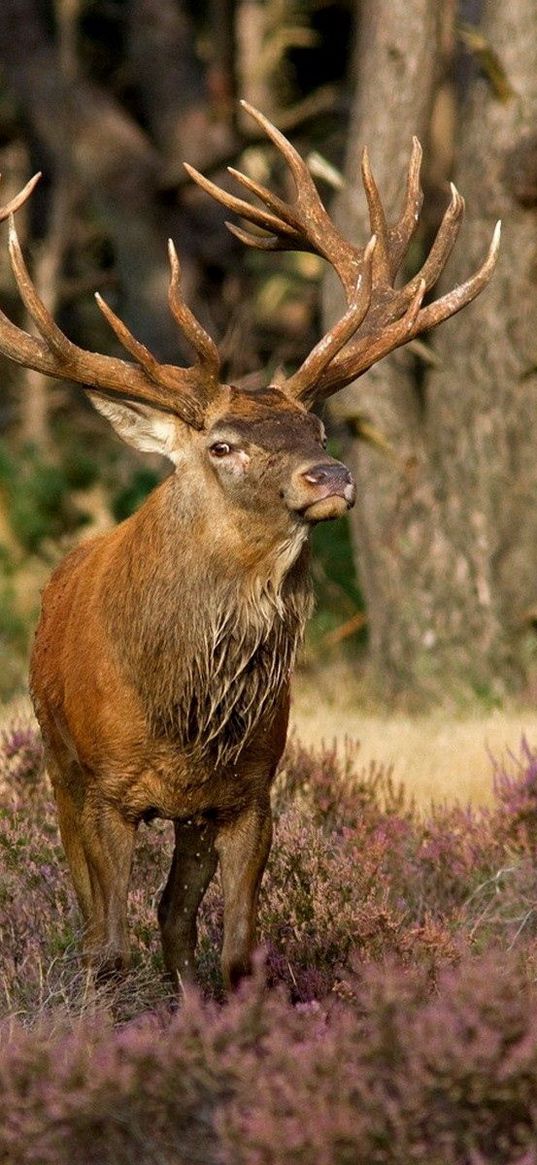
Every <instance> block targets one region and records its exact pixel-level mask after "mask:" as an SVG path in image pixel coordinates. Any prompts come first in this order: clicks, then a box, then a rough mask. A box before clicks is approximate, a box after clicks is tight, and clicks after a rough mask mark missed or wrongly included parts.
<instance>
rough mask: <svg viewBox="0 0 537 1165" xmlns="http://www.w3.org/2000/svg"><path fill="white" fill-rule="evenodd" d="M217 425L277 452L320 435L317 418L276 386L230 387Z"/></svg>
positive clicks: (320, 430) (320, 428)
mask: <svg viewBox="0 0 537 1165" xmlns="http://www.w3.org/2000/svg"><path fill="white" fill-rule="evenodd" d="M216 423H217V425H218V427H220V426H222V427H225V425H226V424H227V425H229V426H230V428H232V429H233V430H234V431H235V432H237V433H242V434H244V436H245V437H247V438H249V439H250V440H251V441H254V442H255V443H256V444H257V443H258V444H260V445H264V446H268V445H271V444H275V445H276V446H277V447H279V448H283V447H285V446H286V445H291V446H294V445H296V443H297V441H298V442H300V440H301V439H302V440H304V438H306V439H309V440H311V439H314V440H315V439H316V438H317V439H318V438H319V436H320V434H321V432H322V426H321V422H320V421H319V419H318V417H316V416H315V415H314V414H313V413H309V412H307V411H306V409H305V408H304V406H303V405H301V404H299V403H298V402H297V401H294V400H291V398H290V397H288V396H286V395H285V393H284V392H282V390H281V389H280V388H277V387H276V386H275V385H268V387H266V388H256V389H240V388H235V387H234V386H231V393H230V397H229V403H228V407H227V409H226V412H225V413H224V414H223V416H220V417H219V418H218V421H217V422H216Z"/></svg>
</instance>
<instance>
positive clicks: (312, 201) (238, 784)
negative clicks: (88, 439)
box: [0, 106, 499, 986]
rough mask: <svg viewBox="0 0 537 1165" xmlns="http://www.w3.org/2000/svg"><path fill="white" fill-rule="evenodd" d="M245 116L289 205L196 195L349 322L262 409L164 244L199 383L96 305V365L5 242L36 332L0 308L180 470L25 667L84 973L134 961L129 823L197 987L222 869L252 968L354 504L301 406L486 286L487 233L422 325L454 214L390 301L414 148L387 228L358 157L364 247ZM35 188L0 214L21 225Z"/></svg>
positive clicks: (236, 933) (69, 600) (167, 956)
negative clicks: (152, 865) (335, 280)
mask: <svg viewBox="0 0 537 1165" xmlns="http://www.w3.org/2000/svg"><path fill="white" fill-rule="evenodd" d="M246 109H247V110H248V112H249V113H250V114H251V116H252V117H253V118H254V119H255V121H256V122H257V123H258V125H259V126H261V127H262V129H263V130H264V131H265V133H266V134H267V135H268V137H269V138H270V139H271V141H272V142H273V143H274V144H275V145H276V146H277V147H278V149H279V150H280V151H281V153H282V155H283V157H284V159H285V160H286V162H287V164H288V166H289V169H290V171H291V174H292V176H293V178H294V183H295V186H296V197H295V199H294V201H292V202H291V203H290V204H287V203H285V202H284V201H282V200H281V199H280V198H278V197H277V196H276V195H275V194H272V193H271V192H270V191H269V190H266V189H265V188H264V187H263V186H260V185H258V184H257V183H256V182H254V181H252V180H251V179H250V178H247V177H246V176H245V175H244V174H241V173H237V172H236V171H235V170H232V171H231V173H232V174H233V176H234V178H235V179H237V181H238V182H239V183H240V184H241V185H242V186H243V187H245V188H246V190H247V191H249V192H250V193H251V194H253V195H254V196H255V197H256V198H257V199H258V200H259V202H260V203H261V204H262V206H254V205H251V204H250V203H249V202H247V201H243V200H242V199H241V198H237V197H233V196H232V195H230V194H228V193H224V192H223V191H222V190H220V189H219V188H218V187H216V186H214V185H213V184H212V183H211V182H209V181H207V179H205V178H203V177H202V176H201V175H200V174H198V173H197V172H196V171H195V170H192V168H191V167H187V169H188V172H189V174H190V175H191V177H192V178H193V179H194V180H195V181H196V182H197V183H199V185H200V186H201V187H202V188H203V189H204V190H205V191H207V192H208V193H209V194H211V195H212V196H213V197H214V198H217V199H218V200H219V201H220V202H221V203H223V204H224V206H226V207H229V208H230V209H231V210H232V211H234V212H236V213H237V214H238V215H239V216H240V217H242V219H244V220H246V221H248V222H250V223H252V224H254V226H255V227H256V228H261V232H262V233H252V234H251V233H249V232H248V231H246V230H244V229H242V228H239V227H237V226H231V228H230V229H231V230H232V231H234V233H235V234H236V235H238V237H239V239H241V240H242V241H243V242H244V243H246V244H247V245H248V246H252V247H258V248H262V249H265V250H303V251H312V252H314V253H315V254H318V255H322V257H323V258H324V259H326V260H327V261H328V262H329V263H330V264H331V265H332V266H333V268H334V269H335V271H336V272H337V275H338V276H339V278H340V280H341V283H342V284H343V288H344V290H345V293H346V296H347V302H348V307H347V309H346V311H345V312H344V314H343V315H342V318H341V319H340V320H339V322H337V323H336V324H335V325H334V327H333V328H331V330H330V331H329V332H328V333H327V335H326V336H325V337H324V338H323V339H322V340H321V341H320V342H319V343H318V344H317V345H316V347H315V348H314V349H313V351H312V352H311V353H310V355H309V356H307V357H306V359H305V360H304V363H303V364H302V365H301V367H300V368H299V369H298V371H296V372H294V373H293V374H292V375H291V376H289V377H288V378H287V379H283V378H282V379H279V380H278V383H277V384H272V385H269V386H268V387H266V388H262V389H259V390H258V391H253V390H246V389H240V388H235V387H233V386H232V385H227V384H223V383H222V381H221V379H220V363H219V358H218V352H217V348H216V346H215V344H214V342H213V340H212V339H211V338H210V337H209V336H208V335H207V333H206V332H205V331H204V329H203V328H202V327H201V325H200V324H199V322H198V321H197V320H196V319H195V317H194V316H193V315H192V312H191V311H190V310H189V308H188V307H187V306H186V304H185V302H184V300H183V298H182V294H181V277H180V269H179V262H178V259H177V256H176V253H175V250H174V247H173V245H172V243H170V248H169V254H170V266H171V279H170V289H169V307H170V310H171V312H172V315H173V316H174V318H175V319H176V321H177V324H178V326H179V328H180V329H181V331H182V332H183V334H184V335H185V336H186V338H187V340H188V341H189V343H190V344H191V346H192V348H193V350H194V352H195V354H196V359H195V362H194V364H193V365H192V367H189V368H182V367H176V366H172V365H168V364H161V363H159V362H158V360H157V359H156V358H155V356H153V355H152V354H151V352H149V351H148V349H147V348H146V347H145V346H144V345H143V344H142V343H140V341H138V340H136V339H135V338H134V336H132V335H131V333H130V332H129V330H128V329H127V327H126V326H125V324H124V323H122V321H121V320H120V319H119V318H118V317H117V316H116V315H115V314H114V312H113V311H112V310H111V309H110V308H109V307H108V306H107V305H106V304H105V303H104V301H103V300H102V299H101V298H100V296H97V302H98V304H99V307H100V309H101V311H102V312H103V314H104V316H105V317H106V319H107V321H108V323H109V324H110V326H111V328H112V329H113V331H114V332H115V334H116V336H117V337H118V339H119V340H120V341H121V344H122V345H123V347H124V348H125V349H126V351H127V352H128V353H129V354H130V356H131V357H132V358H133V360H132V361H125V360H121V359H118V358H112V357H110V356H104V355H99V354H96V353H93V352H88V351H86V350H84V349H82V348H79V347H77V346H76V345H75V344H73V343H71V341H70V340H68V339H67V338H66V336H65V335H64V334H63V333H62V332H61V331H60V330H59V328H58V327H57V325H56V324H55V322H54V320H53V319H52V318H51V316H50V315H49V313H48V311H47V309H46V307H45V306H44V304H43V303H42V302H41V300H40V299H39V297H38V295H37V293H36V290H35V288H34V286H33V284H32V282H31V279H30V276H29V274H28V271H27V268H26V266H25V263H24V259H23V257H22V254H21V249H20V246H19V242H18V239H17V234H16V231H15V227H14V225H13V219H11V226H10V241H9V249H10V256H11V264H12V267H13V272H14V275H15V279H16V281H17V284H18V288H19V292H20V295H21V297H22V300H23V301H24V304H25V306H26V309H27V311H28V313H29V315H30V316H31V318H32V320H33V321H34V324H35V325H36V330H37V332H38V335H30V334H28V333H26V332H25V331H23V330H21V329H20V328H18V327H15V326H14V324H13V323H11V322H10V320H8V319H7V318H6V317H5V316H4V315H3V314H1V313H0V351H2V352H3V353H4V354H5V355H6V356H8V357H9V358H10V359H12V360H14V361H16V362H17V363H19V364H22V365H26V366H28V367H30V368H34V369H37V370H39V371H40V372H44V373H46V374H48V375H50V376H55V377H61V378H65V379H66V380H73V381H77V382H78V383H80V384H83V385H85V386H86V387H87V388H88V389H89V390H90V397H91V400H92V401H93V404H94V405H95V406H96V407H97V408H98V409H99V411H100V412H101V413H103V414H104V415H105V417H107V418H108V420H109V421H110V422H111V423H112V425H113V426H114V428H115V429H116V430H117V432H118V433H119V435H120V436H121V437H123V438H124V440H126V441H127V442H128V443H130V444H131V445H133V446H134V447H135V448H137V449H140V450H142V451H152V452H158V453H161V454H163V455H164V456H165V457H167V458H169V460H170V461H171V462H172V463H173V465H174V467H175V471H174V472H173V473H172V474H171V476H170V477H168V478H167V479H166V480H165V481H164V482H163V484H162V485H160V486H159V488H157V489H156V490H155V491H154V492H153V494H152V495H151V496H150V498H149V499H148V500H147V501H146V502H145V504H144V505H143V506H142V507H141V509H140V510H139V511H138V512H137V513H136V514H134V515H133V517H131V518H129V519H128V520H127V521H125V522H123V523H122V524H121V525H120V526H118V527H117V528H116V529H114V530H113V531H112V532H111V533H107V534H104V535H102V536H100V537H97V538H95V539H93V540H92V541H89V542H86V543H84V544H83V545H81V546H79V547H78V549H76V550H74V551H73V552H72V553H71V554H69V555H68V557H67V558H66V559H65V561H64V562H63V563H62V564H61V565H60V567H59V568H58V569H57V570H56V571H55V573H54V575H53V577H52V580H51V581H50V583H49V585H48V587H47V588H46V590H45V594H44V598H43V611H42V616H41V622H40V624H39V628H38V631H37V636H36V640H35V647H34V650H33V658H32V664H31V689H32V695H33V700H34V704H35V709H36V713H37V717H38V720H39V723H40V725H41V728H42V732H43V738H44V742H45V749H46V759H47V765H48V771H49V774H50V777H51V780H52V783H53V786H54V792H55V797H56V801H57V805H58V813H59V821H60V829H61V835H62V839H63V843H64V846H65V850H66V853H67V858H68V861H69V865H70V868H71V872H72V877H73V881H74V885H75V889H76V894H77V897H78V901H79V903H80V908H81V911H82V915H83V919H84V945H85V952H86V957H87V959H88V960H89V962H90V963H91V964H92V965H95V966H96V967H97V968H100V969H101V970H103V969H105V968H106V969H108V970H110V969H119V968H121V967H123V966H125V964H126V962H127V959H128V936H127V922H126V908H127V893H128V886H129V876H130V870H131V860H132V855H133V847H134V841H135V836H136V829H137V826H138V823H139V822H140V821H144V820H146V821H147V820H149V819H151V818H152V817H154V816H159V817H163V818H169V819H171V820H173V821H174V823H175V851H174V855H173V861H172V866H171V871H170V875H169V878H168V881H167V884H166V887H165V889H164V892H163V894H162V898H161V900H160V904H159V908H158V920H159V924H160V930H161V935H162V946H163V952H164V962H165V966H166V968H167V970H168V971H169V972H170V973H171V974H172V976H173V977H174V978H175V979H176V980H179V981H180V980H182V979H184V978H185V977H186V978H188V977H190V976H191V975H192V974H193V971H194V953H195V945H196V916H197V912H198V908H199V905H200V902H201V900H202V898H203V895H204V893H205V891H206V889H207V886H208V884H209V882H210V880H211V879H212V877H213V874H214V872H215V869H216V866H217V864H219V866H220V872H221V880H222V888H223V896H224V941H223V951H222V969H223V977H224V981H225V983H226V984H227V985H228V986H229V985H234V984H235V983H237V981H238V980H239V979H240V977H241V976H242V975H244V974H246V973H248V970H249V967H250V958H251V951H252V945H253V942H254V931H255V918H256V908H257V897H258V891H259V884H260V881H261V877H262V874H263V870H264V867H265V863H266V861H267V857H268V853H269V849H270V844H271V810H270V787H271V782H272V780H273V777H274V773H275V770H276V766H277V764H278V761H279V759H280V756H281V753H282V750H283V747H284V743H285V737H286V729H287V719H288V707H289V679H290V675H291V671H292V668H293V661H294V658H295V655H296V651H297V646H298V645H299V643H300V640H301V636H302V632H303V628H304V624H305V621H306V619H307V616H308V612H309V610H310V605H311V594H310V584H309V580H308V549H307V543H308V532H309V530H310V529H311V527H312V525H313V523H315V522H319V521H324V520H326V519H329V518H336V517H338V516H339V515H341V514H343V513H344V512H345V510H347V509H348V508H349V507H350V506H352V504H353V501H354V485H353V482H352V479H351V476H350V474H349V472H348V470H347V469H346V468H345V466H344V465H342V464H341V463H340V462H338V461H336V460H334V458H333V457H330V456H329V455H328V454H327V453H326V438H325V434H324V429H323V425H322V423H321V421H320V420H319V419H318V417H317V416H315V414H314V413H312V412H311V411H310V410H311V408H312V406H313V405H315V404H316V403H318V402H320V401H323V400H325V399H326V398H327V397H329V396H330V395H331V394H332V393H335V392H337V391H338V389H340V388H343V386H344V385H346V384H349V382H350V381H352V380H354V379H355V378H356V377H357V376H358V375H359V374H360V373H362V372H364V371H365V370H366V369H367V368H369V367H370V366H371V365H372V364H373V363H374V362H375V361H377V360H380V359H381V357H383V356H385V355H386V354H387V353H388V352H391V351H392V350H393V349H394V348H397V347H399V346H400V345H402V344H406V343H407V341H408V340H411V339H412V338H413V337H414V336H417V335H418V334H419V333H420V332H423V331H425V330H426V329H429V328H432V327H433V326H434V325H436V324H438V323H440V322H441V321H442V320H445V319H447V318H448V317H449V316H452V315H453V314H454V313H455V312H457V311H459V310H460V309H461V308H462V307H464V306H465V304H468V303H470V301H471V300H472V299H474V297H475V296H476V295H478V294H479V292H480V291H481V290H482V289H483V288H484V287H485V286H486V284H487V283H488V282H489V279H490V278H491V275H492V272H493V270H494V266H495V263H496V256H497V250H498V242H499V232H498V229H497V230H496V231H495V234H494V238H493V241H492V244H491V247H490V250H489V253H488V256H487V258H486V259H485V262H484V264H483V266H482V267H481V268H480V270H479V271H478V272H477V273H476V274H475V275H473V276H472V278H470V279H469V280H468V281H467V282H466V283H464V284H463V285H462V286H459V287H456V288H455V289H454V290H453V291H450V292H449V293H448V294H446V295H443V296H442V297H441V298H440V299H438V300H437V301H436V302H433V303H430V304H427V305H426V306H422V303H423V299H424V296H425V294H426V293H427V291H428V290H429V289H430V288H431V287H432V286H433V285H434V284H435V283H436V281H437V279H438V277H439V275H440V273H441V271H442V269H443V267H444V265H445V263H446V260H447V258H448V255H449V253H450V251H451V249H452V247H453V245H454V242H455V239H456V237H457V232H458V229H459V226H460V223H461V219H462V215H463V209H464V205H463V200H462V198H461V197H460V196H459V194H458V193H457V191H456V190H455V188H454V187H453V188H452V199H451V202H450V204H449V206H448V208H447V210H446V212H445V215H444V218H443V220H442V223H441V226H440V228H439V231H438V235H437V237H436V239H435V241H434V243H433V246H432V249H431V251H430V254H429V256H428V258H427V259H426V261H425V263H424V265H423V267H422V269H421V271H419V272H418V274H417V275H415V276H414V277H413V278H412V279H410V281H409V282H408V283H406V284H405V285H404V286H402V287H398V288H396V287H395V286H394V284H395V279H396V275H397V272H398V271H399V269H400V267H401V265H402V263H403V260H404V258H405V254H406V251H407V248H408V245H409V242H410V239H411V238H412V236H413V234H414V231H415V228H416V223H417V219H418V214H419V210H420V206H421V200H422V194H421V189H420V179H419V172H420V157H421V149H420V146H419V143H418V142H417V141H416V140H415V141H414V145H413V149H412V156H411V161H410V165H409V170H408V179H407V188H406V197H405V202H404V207H403V210H402V213H401V215H400V217H399V219H398V221H397V222H396V223H395V224H394V225H393V226H389V225H388V224H387V222H386V218H385V215H384V210H383V207H382V203H381V200H380V197H379V193H378V190H377V187H376V185H375V182H374V179H373V176H372V173H371V170H370V167H369V161H368V157H367V153H365V152H364V158H363V182H364V186H365V192H366V195H367V201H368V204H369V213H370V220H371V228H372V232H373V233H372V237H371V239H370V240H369V242H368V244H367V246H366V247H365V248H362V247H357V246H354V245H353V244H351V243H348V242H346V240H345V239H344V238H343V236H342V235H341V234H340V232H339V231H338V229H337V227H336V226H335V225H334V224H333V223H332V222H331V220H330V218H329V216H328V214H327V211H326V210H325V208H324V206H323V204H322V202H321V200H320V198H319V195H318V193H317V190H316V188H315V185H314V183H313V182H312V179H311V177H310V174H309V172H308V170H307V167H306V165H305V163H304V162H303V160H302V159H301V158H300V156H299V155H298V154H297V153H296V151H295V150H294V148H293V147H292V146H291V145H290V143H289V142H288V141H287V140H286V138H285V137H283V136H282V134H281V133H279V131H278V130H277V129H276V128H275V127H274V126H273V125H272V124H271V123H270V122H269V121H267V119H266V118H265V117H263V116H262V114H261V113H258V112H257V111H256V110H255V109H252V108H250V107H249V106H246ZM31 186H32V183H30V184H29V186H28V187H26V188H25V190H24V191H23V192H22V193H21V195H19V197H18V199H15V200H14V201H13V202H12V203H11V204H10V206H8V207H6V208H4V212H3V215H2V217H7V215H8V213H9V212H13V211H15V210H17V208H18V206H19V205H21V203H22V202H23V201H24V200H25V198H26V197H27V196H28V194H29V193H30V188H31Z"/></svg>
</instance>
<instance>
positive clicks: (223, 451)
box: [209, 441, 231, 457]
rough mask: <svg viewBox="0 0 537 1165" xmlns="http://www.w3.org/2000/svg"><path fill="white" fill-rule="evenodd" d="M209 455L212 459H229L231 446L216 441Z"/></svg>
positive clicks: (225, 442) (224, 442)
mask: <svg viewBox="0 0 537 1165" xmlns="http://www.w3.org/2000/svg"><path fill="white" fill-rule="evenodd" d="M209 453H210V454H211V456H212V457H227V455H228V453H231V445H228V443H227V441H215V443H214V445H211V447H210V449H209Z"/></svg>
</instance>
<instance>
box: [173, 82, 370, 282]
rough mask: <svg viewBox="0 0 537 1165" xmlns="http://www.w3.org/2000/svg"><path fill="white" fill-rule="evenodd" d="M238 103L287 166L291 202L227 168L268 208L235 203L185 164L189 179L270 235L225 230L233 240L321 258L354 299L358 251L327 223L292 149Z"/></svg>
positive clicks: (257, 114)
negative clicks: (292, 186)
mask: <svg viewBox="0 0 537 1165" xmlns="http://www.w3.org/2000/svg"><path fill="white" fill-rule="evenodd" d="M241 104H242V106H243V108H244V109H245V110H246V112H247V113H249V114H250V116H251V117H252V118H253V119H254V121H256V122H257V124H258V125H259V126H260V127H261V129H262V130H263V131H264V132H265V133H266V135H267V137H268V138H269V139H270V140H271V141H272V142H273V143H274V145H275V146H276V147H277V149H278V150H279V151H280V153H281V154H282V157H283V158H284V160H285V162H286V163H287V165H288V167H289V169H290V171H291V174H292V176H293V179H294V184H295V189H296V196H295V200H294V202H291V203H286V202H284V201H283V200H282V199H280V198H278V197H277V196H276V195H274V194H272V193H271V191H269V190H267V189H266V188H265V187H264V186H261V185H260V184H259V183H257V182H254V180H253V179H251V178H248V177H247V176H246V175H245V174H241V173H240V171H237V170H235V169H234V168H233V167H230V173H231V175H232V176H233V177H234V178H235V179H236V181H237V182H239V183H240V184H241V185H242V186H244V187H245V189H246V190H248V191H249V192H250V193H251V194H254V195H255V196H256V197H257V198H259V199H260V201H261V202H264V203H265V207H266V208H267V209H261V208H260V207H257V206H252V204H251V203H250V202H246V201H245V200H244V199H242V198H237V197H236V196H235V195H233V194H228V193H227V191H224V190H221V189H220V187H219V186H216V185H215V184H214V182H210V181H209V179H207V178H204V176H203V175H202V174H199V173H198V171H197V170H194V168H193V167H192V166H188V165H186V170H187V172H188V174H189V175H190V177H191V178H192V179H193V181H194V182H197V184H198V185H199V186H201V187H202V189H203V190H205V191H206V193H207V194H210V195H211V197H212V198H215V199H216V200H217V202H220V203H222V205H223V206H225V207H227V208H228V209H229V210H233V211H234V212H235V213H236V214H238V215H239V216H240V217H241V218H244V219H246V221H247V222H251V223H253V224H254V225H255V226H258V227H261V228H262V230H265V231H268V232H269V237H268V238H267V237H264V236H257V235H253V234H250V232H242V233H240V232H241V228H235V227H233V226H230V228H229V229H230V230H231V231H232V233H233V234H235V235H237V237H238V238H240V239H241V241H242V242H244V243H245V244H246V245H247V246H249V247H256V248H257V249H258V250H263V251H293V250H299V251H312V252H313V253H314V254H318V255H322V257H323V258H324V259H326V260H327V261H328V262H329V263H331V265H332V266H333V268H334V270H335V271H336V272H337V274H338V276H339V278H340V279H341V282H342V284H343V286H344V288H345V293H346V295H347V300H348V302H350V300H351V298H352V296H353V294H354V288H355V284H356V279H357V277H358V274H359V273H360V271H361V268H362V262H363V251H362V250H361V249H359V248H357V247H353V246H352V245H351V244H350V243H347V242H346V241H345V239H344V238H343V236H342V235H341V234H340V232H339V231H338V229H337V227H336V226H335V225H334V223H333V222H332V220H331V219H330V217H329V215H328V212H327V211H326V209H325V207H324V206H323V203H322V201H321V198H320V196H319V193H318V191H317V188H316V186H315V183H314V181H313V178H312V177H311V174H310V172H309V170H308V167H307V165H306V163H305V161H304V160H303V158H301V157H300V154H299V153H298V152H297V150H295V148H294V146H292V145H291V143H290V142H289V141H288V140H287V138H286V137H284V135H283V134H282V133H280V131H279V130H278V129H276V126H275V125H273V124H272V122H270V121H269V120H268V118H266V117H264V116H263V114H262V113H260V112H259V110H258V109H254V107H253V106H252V105H249V104H248V102H246V101H242V102H241ZM228 225H229V224H228Z"/></svg>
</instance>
